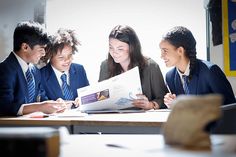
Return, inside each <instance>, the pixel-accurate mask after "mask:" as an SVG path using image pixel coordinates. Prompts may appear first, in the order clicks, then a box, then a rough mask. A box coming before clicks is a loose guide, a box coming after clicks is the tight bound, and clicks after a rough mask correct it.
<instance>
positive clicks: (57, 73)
mask: <svg viewBox="0 0 236 157" xmlns="http://www.w3.org/2000/svg"><path fill="white" fill-rule="evenodd" d="M51 67H52V69H53V71H54V72H55V74H56V76H57V78H60V77H61V75H62V74H66V75H67V78H68V74H69V72H68V71H64V72H61V71H59V70H57V69H56V68H55V67H53V66H52V64H51Z"/></svg>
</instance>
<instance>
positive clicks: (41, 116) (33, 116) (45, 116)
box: [30, 115, 49, 118]
mask: <svg viewBox="0 0 236 157" xmlns="http://www.w3.org/2000/svg"><path fill="white" fill-rule="evenodd" d="M47 117H49V115H32V116H30V118H47Z"/></svg>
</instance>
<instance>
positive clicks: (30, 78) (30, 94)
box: [25, 68, 35, 103]
mask: <svg viewBox="0 0 236 157" xmlns="http://www.w3.org/2000/svg"><path fill="white" fill-rule="evenodd" d="M25 75H26V80H27V87H28V102H29V103H32V102H33V101H34V96H35V82H34V76H33V74H32V73H31V71H30V69H29V68H28V70H27V71H26V73H25Z"/></svg>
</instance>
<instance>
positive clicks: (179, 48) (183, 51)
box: [178, 46, 185, 56]
mask: <svg viewBox="0 0 236 157" xmlns="http://www.w3.org/2000/svg"><path fill="white" fill-rule="evenodd" d="M178 53H179V55H181V56H184V55H185V54H184V53H185V50H184V48H183V47H182V46H180V47H178Z"/></svg>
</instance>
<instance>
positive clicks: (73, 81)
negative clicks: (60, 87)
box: [69, 64, 78, 98]
mask: <svg viewBox="0 0 236 157" xmlns="http://www.w3.org/2000/svg"><path fill="white" fill-rule="evenodd" d="M69 73H70V88H71V90H72V93H73V97H74V98H76V97H77V94H76V93H77V87H78V85H77V83H78V74H76V73H77V72H76V70H75V69H74V66H73V64H71V68H70V70H69Z"/></svg>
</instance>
